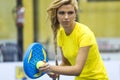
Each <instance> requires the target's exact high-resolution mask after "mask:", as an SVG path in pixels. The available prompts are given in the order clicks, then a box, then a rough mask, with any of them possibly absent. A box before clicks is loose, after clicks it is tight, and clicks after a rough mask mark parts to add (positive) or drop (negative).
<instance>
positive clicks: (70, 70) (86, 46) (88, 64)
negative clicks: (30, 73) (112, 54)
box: [39, 0, 108, 80]
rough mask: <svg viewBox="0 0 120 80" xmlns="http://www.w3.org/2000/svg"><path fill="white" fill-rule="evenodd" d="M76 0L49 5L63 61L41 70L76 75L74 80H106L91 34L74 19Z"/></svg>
mask: <svg viewBox="0 0 120 80" xmlns="http://www.w3.org/2000/svg"><path fill="white" fill-rule="evenodd" d="M77 10H78V5H77V1H76V0H55V1H53V3H52V4H51V6H50V7H49V8H48V15H49V18H50V20H51V27H52V30H53V32H54V40H55V42H56V41H57V44H58V46H59V47H60V49H61V55H62V63H61V64H60V66H53V65H49V64H48V63H46V64H45V65H44V66H43V67H40V68H39V70H40V71H44V72H53V73H55V74H62V75H71V76H76V77H75V80H108V76H107V73H106V69H105V66H104V63H103V61H102V59H101V56H100V53H99V50H98V46H97V43H96V39H95V36H94V33H93V32H92V31H91V30H90V29H89V28H88V27H87V26H86V25H84V24H81V23H78V22H76V21H75V19H76V15H77Z"/></svg>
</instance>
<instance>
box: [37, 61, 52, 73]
mask: <svg viewBox="0 0 120 80" xmlns="http://www.w3.org/2000/svg"><path fill="white" fill-rule="evenodd" d="M38 70H39V71H41V72H46V73H49V72H50V65H49V64H48V63H46V62H45V64H44V65H43V66H40V67H39V68H38Z"/></svg>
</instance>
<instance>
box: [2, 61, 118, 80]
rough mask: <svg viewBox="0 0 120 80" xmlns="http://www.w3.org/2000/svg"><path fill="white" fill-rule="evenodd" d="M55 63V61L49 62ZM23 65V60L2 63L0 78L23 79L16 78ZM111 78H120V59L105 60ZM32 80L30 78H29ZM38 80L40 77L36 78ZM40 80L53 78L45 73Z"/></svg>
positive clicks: (63, 78) (67, 78) (71, 79)
mask: <svg viewBox="0 0 120 80" xmlns="http://www.w3.org/2000/svg"><path fill="white" fill-rule="evenodd" d="M49 63H50V64H54V62H53V61H50V62H49ZM17 66H19V67H22V62H12V63H11V62H6V63H0V80H22V79H16V67H17ZM105 66H106V68H107V72H108V76H109V80H120V61H105ZM28 80H30V79H28ZM35 80H38V79H35ZM39 80H52V79H50V78H49V77H48V76H47V75H43V76H42V77H40V78H39ZM60 80H74V77H73V76H63V75H62V76H61V77H60Z"/></svg>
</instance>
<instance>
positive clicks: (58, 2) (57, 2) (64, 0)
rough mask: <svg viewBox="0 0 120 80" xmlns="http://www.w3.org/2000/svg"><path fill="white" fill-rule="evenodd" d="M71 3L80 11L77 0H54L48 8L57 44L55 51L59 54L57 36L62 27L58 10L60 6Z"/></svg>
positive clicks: (55, 43)
mask: <svg viewBox="0 0 120 80" xmlns="http://www.w3.org/2000/svg"><path fill="white" fill-rule="evenodd" d="M67 4H71V5H73V6H74V8H75V11H76V13H77V11H78V4H77V1H76V0H54V1H53V2H52V3H51V5H50V6H49V8H48V9H47V13H48V16H49V19H50V21H51V28H52V30H53V34H54V45H55V53H56V54H57V49H56V48H57V41H56V36H57V31H58V29H59V27H60V23H59V22H58V20H57V10H58V8H60V7H61V6H62V5H67Z"/></svg>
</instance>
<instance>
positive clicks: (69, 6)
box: [58, 4, 75, 10]
mask: <svg viewBox="0 0 120 80" xmlns="http://www.w3.org/2000/svg"><path fill="white" fill-rule="evenodd" d="M58 10H75V8H74V6H73V5H71V4H66V5H62V6H61V7H59V8H58Z"/></svg>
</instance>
